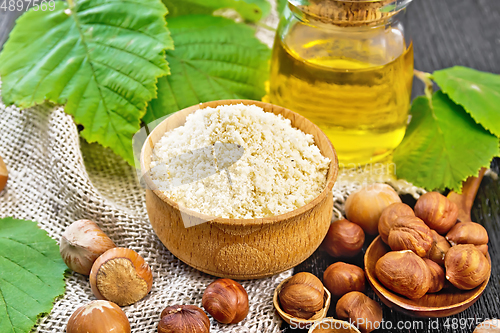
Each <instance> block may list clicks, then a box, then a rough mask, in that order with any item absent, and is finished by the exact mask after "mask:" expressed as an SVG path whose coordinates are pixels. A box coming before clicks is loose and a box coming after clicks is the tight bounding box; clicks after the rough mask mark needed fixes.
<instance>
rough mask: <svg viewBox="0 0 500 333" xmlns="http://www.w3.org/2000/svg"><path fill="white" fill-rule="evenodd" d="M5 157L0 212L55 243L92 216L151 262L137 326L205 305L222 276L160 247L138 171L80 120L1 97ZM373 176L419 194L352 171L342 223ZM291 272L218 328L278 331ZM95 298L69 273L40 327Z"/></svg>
mask: <svg viewBox="0 0 500 333" xmlns="http://www.w3.org/2000/svg"><path fill="white" fill-rule="evenodd" d="M269 20H270V21H269V22H268V24H270V25H273V26H275V25H276V22H277V19H276V15H273V16H272V17H271V18H270V19H269ZM258 36H259V37H260V38H261V39H263V40H265V41H266V42H267V43H268V44H270V43H272V33H271V32H268V31H267V30H260V31H259V33H258ZM0 156H2V157H3V159H4V161H5V163H6V165H7V167H8V169H9V172H10V178H9V181H8V183H7V187H6V189H5V190H4V191H3V192H1V193H0V217H6V216H12V217H14V218H19V219H28V220H33V221H36V222H38V224H39V226H40V227H41V228H42V229H44V230H46V231H47V232H48V233H49V235H50V236H51V237H53V238H54V239H56V240H57V241H59V239H60V237H61V234H62V232H63V231H64V229H65V228H66V227H67V226H68V225H70V224H71V223H72V222H73V221H75V220H78V219H90V220H93V221H96V222H97V223H98V225H99V226H100V227H101V228H102V229H103V230H104V232H106V233H107V234H108V235H109V236H110V237H111V239H112V240H113V241H114V242H115V243H116V245H117V246H122V247H129V248H131V249H133V250H135V251H137V252H138V253H139V254H140V255H142V256H143V257H144V258H145V259H146V261H147V262H148V263H149V265H150V266H151V268H152V271H153V278H154V282H153V288H152V290H151V293H150V294H149V295H148V296H147V297H146V298H144V299H143V300H141V301H139V302H137V303H136V304H134V305H131V306H128V307H124V308H123V310H124V311H125V312H126V314H127V316H128V318H129V320H130V323H131V326H132V332H156V327H157V323H158V321H159V317H160V313H161V310H162V309H163V308H165V307H166V306H169V305H174V304H194V305H198V306H201V298H202V295H203V291H204V290H205V288H206V287H207V286H208V285H209V284H210V283H211V282H213V281H214V279H215V278H214V277H212V276H209V275H206V274H203V273H201V272H199V271H197V270H195V269H193V268H191V267H189V266H187V265H185V264H184V263H182V262H181V261H179V260H178V259H176V258H175V257H174V256H173V255H172V254H171V253H170V252H169V251H168V250H167V249H166V248H165V247H164V246H163V245H162V244H161V242H160V241H159V240H158V238H157V237H156V235H155V234H154V232H153V230H152V228H151V226H150V224H149V221H148V216H147V213H146V209H145V198H144V196H145V193H144V190H143V189H142V188H141V186H140V185H139V182H138V180H137V177H136V173H135V170H134V169H133V168H132V167H130V166H129V165H128V164H127V163H126V162H124V161H123V160H122V159H120V158H119V157H117V156H116V155H114V154H113V153H112V152H111V151H110V150H108V149H105V148H103V147H101V146H99V145H96V144H88V143H86V142H85V141H82V140H80V137H79V134H78V129H77V126H75V124H74V122H73V120H72V118H71V117H70V116H68V115H66V114H65V113H64V111H63V109H62V108H61V107H56V108H53V107H50V106H38V107H35V108H32V109H28V110H24V111H20V110H19V109H17V108H15V107H5V105H4V104H2V103H0ZM373 181H385V182H389V183H392V184H393V186H395V187H396V188H397V190H398V191H399V192H400V193H412V194H413V195H414V196H418V194H419V193H421V191H420V190H419V189H417V188H415V187H413V186H411V185H410V184H408V183H406V182H404V181H395V180H394V178H393V176H392V174H391V172H390V170H389V169H387V166H386V165H384V164H380V165H379V166H378V167H375V169H371V170H369V171H367V170H363V171H361V172H359V170H358V171H353V170H350V171H348V172H347V173H346V174H344V175H341V177H340V178H339V181H338V182H337V184H336V186H335V188H334V200H335V209H334V210H335V211H334V219H337V218H338V217H339V216H340V215H341V211H342V207H343V203H344V200H345V198H346V197H347V195H348V194H349V193H350V192H352V191H353V190H355V189H357V188H358V187H359V186H361V185H362V184H363V183H365V182H373ZM291 274H292V270H289V271H286V272H284V273H281V274H278V275H275V276H273V277H270V278H266V279H260V280H254V281H242V285H243V286H244V287H245V289H246V290H247V292H248V295H249V299H250V312H249V314H248V316H247V318H246V319H245V320H244V321H243V322H241V323H239V324H236V325H222V324H219V323H217V322H216V321H214V320H213V319H211V325H212V327H211V332H221V333H222V332H238V333H245V332H253V333H271V332H273V333H275V332H279V331H280V329H279V327H280V324H281V321H280V318H279V317H278V316H277V315H276V313H275V311H274V308H273V303H272V295H273V292H274V289H275V288H276V286H277V285H278V284H279V282H280V281H282V280H283V279H285V278H286V277H288V276H291ZM93 299H95V298H94V296H93V295H92V292H91V290H90V286H89V282H88V278H87V277H85V276H83V275H80V274H77V273H74V272H70V273H68V275H67V278H66V292H65V294H64V296H63V297H61V298H60V299H58V300H57V301H56V303H55V305H54V308H53V310H52V312H51V313H50V314H48V315H45V316H42V318H41V319H40V320H39V322H38V324H37V325H36V327H35V328H34V329H33V331H34V332H53V333H56V332H57V333H59V332H65V329H66V323H67V321H68V319H69V317H70V315H71V314H72V313H73V312H74V311H75V310H76V309H77V308H78V307H79V306H81V305H83V304H86V303H88V302H89V301H91V300H93Z"/></svg>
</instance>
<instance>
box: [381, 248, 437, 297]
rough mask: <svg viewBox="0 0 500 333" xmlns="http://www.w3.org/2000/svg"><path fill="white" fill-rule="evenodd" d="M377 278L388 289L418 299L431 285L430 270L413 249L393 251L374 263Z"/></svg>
mask: <svg viewBox="0 0 500 333" xmlns="http://www.w3.org/2000/svg"><path fill="white" fill-rule="evenodd" d="M375 275H376V276H377V279H378V280H379V281H380V282H381V283H382V284H383V285H384V286H385V287H386V288H388V289H390V290H392V291H394V292H396V293H398V294H401V295H403V296H406V297H408V298H410V299H419V298H421V297H422V296H424V295H425V294H426V293H427V291H428V290H429V288H430V287H431V271H430V269H429V267H428V266H427V264H426V263H425V261H424V260H423V259H422V258H420V257H419V256H417V255H416V254H415V253H414V252H413V251H410V250H405V251H393V252H388V253H386V254H385V255H384V256H382V257H381V258H380V259H379V260H378V261H377V263H376V264H375Z"/></svg>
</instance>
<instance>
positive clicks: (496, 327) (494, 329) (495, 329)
mask: <svg viewBox="0 0 500 333" xmlns="http://www.w3.org/2000/svg"><path fill="white" fill-rule="evenodd" d="M473 333H500V320H498V319H490V320H486V321H483V322H482V323H481V324H479V325H478V326H477V327H476V329H475V330H474V332H473Z"/></svg>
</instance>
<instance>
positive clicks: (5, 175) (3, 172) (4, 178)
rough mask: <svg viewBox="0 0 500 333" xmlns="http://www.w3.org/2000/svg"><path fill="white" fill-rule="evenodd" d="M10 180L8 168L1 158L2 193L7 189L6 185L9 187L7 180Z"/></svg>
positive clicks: (0, 185)
mask: <svg viewBox="0 0 500 333" xmlns="http://www.w3.org/2000/svg"><path fill="white" fill-rule="evenodd" d="M8 179H9V172H8V171H7V166H6V165H5V163H4V162H3V160H2V157H1V156H0V192H2V190H3V189H4V188H5V185H7V180H8Z"/></svg>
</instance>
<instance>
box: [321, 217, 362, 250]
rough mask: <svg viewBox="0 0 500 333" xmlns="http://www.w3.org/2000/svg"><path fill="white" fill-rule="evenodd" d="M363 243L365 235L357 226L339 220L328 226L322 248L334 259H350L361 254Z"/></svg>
mask: <svg viewBox="0 0 500 333" xmlns="http://www.w3.org/2000/svg"><path fill="white" fill-rule="evenodd" d="M364 242H365V233H364V231H363V229H362V228H361V227H360V226H359V225H357V224H356V223H352V222H349V221H348V220H339V221H335V222H333V223H332V224H331V225H330V228H329V229H328V233H327V234H326V237H325V240H324V241H323V245H322V246H323V248H324V249H325V250H326V252H328V254H329V255H331V256H332V257H334V258H339V257H344V258H350V257H354V256H355V255H357V254H358V253H360V252H361V249H362V247H363V244H364Z"/></svg>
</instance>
